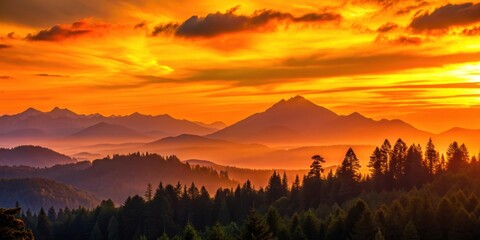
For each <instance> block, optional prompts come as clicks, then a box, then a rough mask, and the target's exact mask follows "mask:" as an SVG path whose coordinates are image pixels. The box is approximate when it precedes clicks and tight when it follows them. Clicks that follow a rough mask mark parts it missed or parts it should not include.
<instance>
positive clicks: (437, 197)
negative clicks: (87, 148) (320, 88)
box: [0, 139, 480, 240]
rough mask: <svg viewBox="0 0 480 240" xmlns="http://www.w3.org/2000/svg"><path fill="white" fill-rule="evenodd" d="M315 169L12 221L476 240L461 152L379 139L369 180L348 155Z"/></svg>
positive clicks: (94, 233) (475, 180)
mask: <svg viewBox="0 0 480 240" xmlns="http://www.w3.org/2000/svg"><path fill="white" fill-rule="evenodd" d="M311 161H312V163H311V165H310V170H309V172H308V174H306V175H305V176H296V178H295V179H288V178H287V176H286V174H284V173H280V172H274V173H273V175H272V176H271V177H270V180H269V183H268V185H267V186H266V187H265V188H258V189H257V188H255V187H254V186H253V185H252V184H251V182H250V181H246V182H245V183H243V184H241V185H238V186H237V187H235V188H220V189H218V190H217V191H216V192H215V193H209V192H208V191H207V189H206V188H205V187H203V186H197V185H195V183H191V184H186V185H182V184H181V183H178V184H166V185H164V184H162V183H158V185H157V186H152V185H151V184H148V185H147V186H146V187H145V189H146V190H145V194H144V195H143V196H138V195H136V196H131V197H128V198H127V199H126V200H125V202H124V203H123V204H122V205H121V206H115V204H114V203H113V201H111V200H104V201H102V202H101V203H100V205H99V206H97V207H96V208H94V209H91V210H89V209H85V208H82V207H80V208H77V209H69V208H61V209H55V208H53V207H52V208H49V209H43V208H42V209H41V210H40V211H39V212H32V211H30V210H26V211H22V212H21V213H19V212H15V213H14V214H11V215H15V216H16V217H17V218H19V219H21V220H23V221H24V223H25V227H26V228H27V229H31V230H32V232H33V235H34V236H35V239H41V240H50V239H72V240H73V239H95V240H97V239H105V240H107V239H108V240H120V239H121V240H124V239H125V240H130V239H135V240H137V239H138V240H144V239H146V240H157V239H219V240H220V239H252V240H253V239H278V240H284V239H285V240H287V239H292V240H293V239H295V240H297V239H300V240H301V239H323V240H335V239H339V240H340V239H352V240H362V239H376V240H377V239H378V240H380V239H386V240H410V239H412V240H413V239H420V240H423V239H438V240H456V239H464V240H469V239H472V240H473V239H480V200H479V198H478V196H479V194H480V161H478V158H477V156H476V155H475V154H470V153H469V151H468V149H467V147H466V146H465V145H464V144H459V143H457V142H453V143H451V144H450V145H449V147H448V150H447V151H446V153H445V154H440V153H439V152H438V151H437V150H436V148H435V145H434V143H433V142H432V140H431V139H430V141H429V142H428V143H427V144H426V146H425V148H424V149H422V147H421V146H420V145H418V144H411V145H410V146H408V145H407V144H406V143H405V142H404V141H402V140H401V139H398V140H397V141H396V142H395V143H394V144H391V143H390V142H389V141H388V140H385V141H384V143H383V144H382V145H381V146H379V147H377V148H376V149H375V150H374V151H373V153H372V154H371V156H370V159H369V163H368V170H369V172H368V173H362V172H361V171H360V168H361V166H360V161H359V159H358V158H357V156H356V155H355V152H354V150H353V149H351V148H350V149H349V150H348V151H347V152H346V154H345V158H344V159H343V161H342V163H341V165H340V166H338V168H337V169H336V171H333V170H331V171H328V172H324V165H325V164H326V160H325V159H324V158H323V157H322V156H321V155H314V156H312V159H311ZM19 207H21V206H19ZM2 214H3V215H5V214H4V213H3V212H0V220H1V219H3V217H4V216H3V215H2ZM25 231H26V232H28V230H25ZM25 235H26V236H27V237H25V238H24V239H29V238H28V236H29V235H28V234H25Z"/></svg>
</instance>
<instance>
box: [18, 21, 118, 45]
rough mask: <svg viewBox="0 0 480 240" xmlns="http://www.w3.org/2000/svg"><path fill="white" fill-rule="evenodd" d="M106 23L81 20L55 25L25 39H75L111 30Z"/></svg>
mask: <svg viewBox="0 0 480 240" xmlns="http://www.w3.org/2000/svg"><path fill="white" fill-rule="evenodd" d="M111 27H112V25H110V24H106V23H99V22H92V21H90V20H81V21H77V22H74V23H72V24H70V25H69V24H62V25H55V26H53V27H52V28H50V29H45V30H41V31H40V32H37V33H33V34H28V35H27V37H25V39H27V40H30V41H62V40H65V39H69V38H76V37H80V36H84V35H87V34H91V33H92V34H93V33H101V31H102V30H105V29H109V28H111Z"/></svg>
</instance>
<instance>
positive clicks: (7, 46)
mask: <svg viewBox="0 0 480 240" xmlns="http://www.w3.org/2000/svg"><path fill="white" fill-rule="evenodd" d="M11 47H12V45H7V44H0V49H5V48H11Z"/></svg>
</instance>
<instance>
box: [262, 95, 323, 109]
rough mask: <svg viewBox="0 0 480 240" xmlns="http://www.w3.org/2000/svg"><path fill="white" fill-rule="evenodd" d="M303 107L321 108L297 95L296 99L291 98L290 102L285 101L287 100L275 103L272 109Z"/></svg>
mask: <svg viewBox="0 0 480 240" xmlns="http://www.w3.org/2000/svg"><path fill="white" fill-rule="evenodd" d="M301 106H306V107H312V106H315V107H319V106H317V105H315V104H314V103H313V102H310V101H309V100H307V99H306V98H304V97H302V96H300V95H297V96H295V97H291V98H289V99H288V100H285V99H282V100H280V101H279V102H277V103H275V104H274V105H273V106H272V107H271V108H270V109H277V108H285V107H287V108H288V107H293V108H297V107H301Z"/></svg>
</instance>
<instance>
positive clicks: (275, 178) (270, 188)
mask: <svg viewBox="0 0 480 240" xmlns="http://www.w3.org/2000/svg"><path fill="white" fill-rule="evenodd" d="M266 193H267V199H268V202H269V203H272V202H274V201H276V200H277V199H279V198H281V197H283V196H285V194H286V191H284V189H283V184H282V179H281V178H280V174H277V172H276V171H273V174H272V176H271V177H270V180H269V181H268V185H267V188H266Z"/></svg>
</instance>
